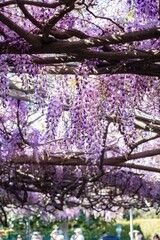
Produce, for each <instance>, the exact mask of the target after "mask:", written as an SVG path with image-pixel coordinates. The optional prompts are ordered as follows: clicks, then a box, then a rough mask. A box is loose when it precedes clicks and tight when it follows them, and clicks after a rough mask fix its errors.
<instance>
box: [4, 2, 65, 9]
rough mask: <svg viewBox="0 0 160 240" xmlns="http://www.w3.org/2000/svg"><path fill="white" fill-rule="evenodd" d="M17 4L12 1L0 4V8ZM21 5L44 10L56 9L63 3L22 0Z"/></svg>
mask: <svg viewBox="0 0 160 240" xmlns="http://www.w3.org/2000/svg"><path fill="white" fill-rule="evenodd" d="M15 4H17V2H16V0H12V1H5V2H2V3H0V8H2V7H6V6H9V5H15ZM23 4H25V5H31V6H37V7H46V8H56V7H58V6H60V5H63V4H64V3H63V2H61V1H59V2H56V3H46V2H38V1H28V0H26V1H25V0H23Z"/></svg>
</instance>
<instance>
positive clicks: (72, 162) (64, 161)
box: [12, 148, 160, 166]
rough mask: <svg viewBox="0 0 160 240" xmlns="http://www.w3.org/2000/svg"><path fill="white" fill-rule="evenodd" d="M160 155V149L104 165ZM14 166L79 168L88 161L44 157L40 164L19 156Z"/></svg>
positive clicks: (120, 157)
mask: <svg viewBox="0 0 160 240" xmlns="http://www.w3.org/2000/svg"><path fill="white" fill-rule="evenodd" d="M156 155H160V149H159V148H158V149H153V150H148V151H143V152H140V153H133V154H131V155H129V156H118V157H110V158H107V159H104V160H103V165H111V166H113V165H114V166H118V164H121V163H125V162H127V161H129V160H139V159H141V158H147V157H151V156H156ZM12 163H14V164H40V165H41V164H42V165H43V164H44V165H64V166H65V165H71V166H76V165H77V166H78V165H87V163H88V161H87V160H86V159H80V158H76V157H74V158H73V157H72V158H70V159H68V158H64V157H55V156H49V157H47V158H46V157H44V158H43V159H41V160H40V162H39V163H37V162H36V160H35V159H34V157H28V156H26V155H23V156H17V157H16V158H15V159H13V160H12Z"/></svg>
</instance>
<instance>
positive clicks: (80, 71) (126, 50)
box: [0, 0, 160, 224]
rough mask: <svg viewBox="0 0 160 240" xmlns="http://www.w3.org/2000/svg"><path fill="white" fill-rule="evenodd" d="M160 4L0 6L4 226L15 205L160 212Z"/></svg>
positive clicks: (0, 203) (14, 0)
mask: <svg viewBox="0 0 160 240" xmlns="http://www.w3.org/2000/svg"><path fill="white" fill-rule="evenodd" d="M158 2H159V1H158V0H146V1H143V0H135V1H131V0H128V1H125V0H115V1H111V0H107V1H103V0H53V1H51V0H37V1H35V0H28V1H25V0H6V1H3V0H1V1H0V22H1V23H0V34H1V36H0V54H1V55H0V81H1V90H0V101H1V107H0V166H1V169H0V176H1V178H0V193H1V196H0V211H1V214H0V221H1V222H2V223H3V224H6V209H5V207H15V206H16V207H20V208H24V209H26V208H27V207H28V206H29V207H30V206H31V205H32V206H34V209H36V207H38V209H41V210H45V211H48V212H52V213H54V214H55V216H57V217H66V216H68V211H69V210H68V209H70V211H69V214H70V216H74V215H76V214H78V209H79V206H81V208H82V209H84V211H87V212H91V211H92V212H94V211H95V212H98V213H99V214H102V215H103V214H104V215H105V214H106V211H107V210H111V211H115V210H116V209H117V208H121V207H124V208H130V207H131V206H135V207H137V208H147V207H149V206H154V207H155V208H156V209H157V211H158V210H159V203H160V181H159V172H160V168H159V167H160V164H159V154H160V147H159V137H160V117H159V112H160V82H159V76H160V67H159V63H160V51H159V46H160V41H159V37H160V26H159V5H158ZM59 210H60V211H59Z"/></svg>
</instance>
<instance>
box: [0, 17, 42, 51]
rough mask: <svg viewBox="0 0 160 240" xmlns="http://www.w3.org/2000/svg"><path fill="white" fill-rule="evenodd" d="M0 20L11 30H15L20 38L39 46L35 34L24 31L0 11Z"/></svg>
mask: <svg viewBox="0 0 160 240" xmlns="http://www.w3.org/2000/svg"><path fill="white" fill-rule="evenodd" d="M0 21H1V22H2V23H3V24H5V25H6V26H7V27H9V28H10V29H11V30H13V31H14V32H16V33H17V34H18V35H19V36H20V37H21V38H23V39H25V40H26V41H27V42H28V43H31V44H32V46H35V47H39V46H41V43H40V41H39V39H38V38H37V37H36V36H35V35H33V34H31V33H29V32H27V31H25V30H24V29H23V28H21V27H19V26H18V25H17V24H16V23H14V22H13V21H12V20H10V19H9V18H7V17H6V16H5V15H3V14H2V13H0Z"/></svg>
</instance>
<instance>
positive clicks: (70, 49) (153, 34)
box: [1, 15, 160, 55]
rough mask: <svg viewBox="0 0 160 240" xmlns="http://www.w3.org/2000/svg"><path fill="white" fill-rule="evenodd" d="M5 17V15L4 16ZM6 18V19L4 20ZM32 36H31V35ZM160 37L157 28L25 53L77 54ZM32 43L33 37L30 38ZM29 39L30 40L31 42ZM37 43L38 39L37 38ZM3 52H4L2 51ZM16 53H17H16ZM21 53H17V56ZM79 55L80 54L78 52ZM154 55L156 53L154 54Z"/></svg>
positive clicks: (57, 43)
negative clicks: (97, 48)
mask: <svg viewBox="0 0 160 240" xmlns="http://www.w3.org/2000/svg"><path fill="white" fill-rule="evenodd" d="M2 16H3V15H2ZM4 18H5V19H4ZM5 21H7V24H8V26H10V28H11V29H12V30H14V28H15V30H16V31H17V32H19V34H21V36H22V37H23V34H24V35H25V34H26V32H25V31H24V30H23V31H20V30H21V29H18V28H17V25H16V26H15V25H13V26H14V27H13V26H12V23H13V22H12V21H11V20H9V19H8V18H7V17H5V16H3V22H4V24H5ZM29 36H30V35H29ZM159 37H160V27H156V28H151V29H147V30H142V31H134V32H129V33H123V34H115V35H110V36H108V37H101V38H88V39H83V40H78V41H74V42H71V41H61V40H59V41H56V42H51V43H48V44H44V45H43V46H38V44H37V47H35V46H32V47H31V48H30V49H29V50H27V51H26V52H25V53H27V54H42V53H44V54H47V53H61V54H62V53H67V54H68V53H72V54H73V53H75V54H76V51H81V50H84V49H87V48H91V47H99V46H103V45H105V46H106V45H107V44H109V45H110V44H119V43H130V42H134V41H142V40H147V39H153V38H157V39H158V38H159ZM29 39H30V42H32V40H31V36H30V38H29ZM29 39H28V40H29ZM36 41H37V38H36ZM1 51H2V50H1ZM7 51H8V52H7V53H8V54H9V53H13V50H12V48H7ZM14 53H15V51H14ZM18 53H20V52H18V51H17V54H18ZM78 53H79V52H78ZM153 55H154V53H153Z"/></svg>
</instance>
